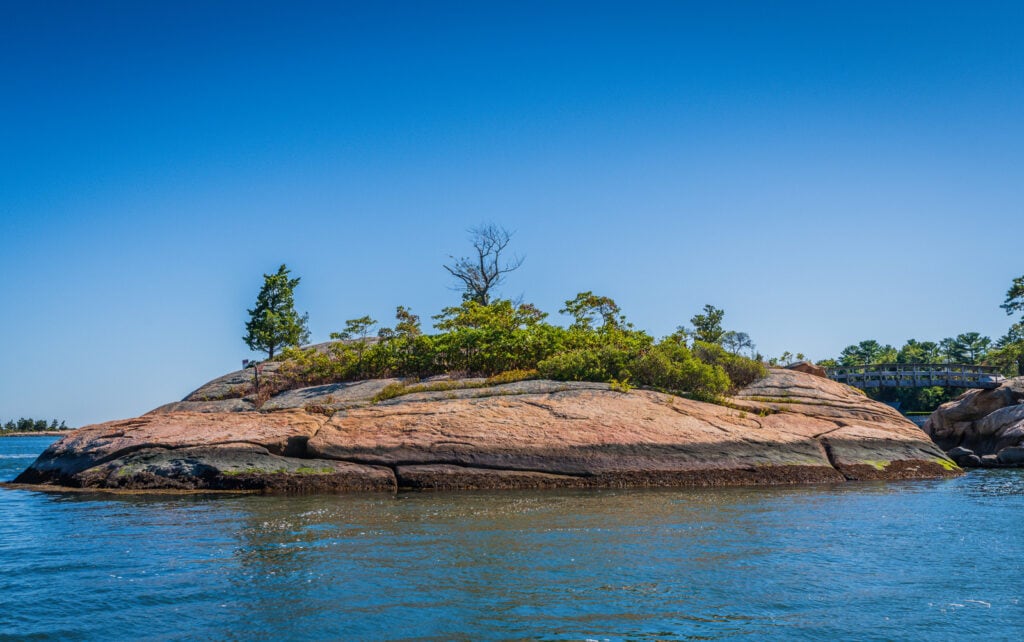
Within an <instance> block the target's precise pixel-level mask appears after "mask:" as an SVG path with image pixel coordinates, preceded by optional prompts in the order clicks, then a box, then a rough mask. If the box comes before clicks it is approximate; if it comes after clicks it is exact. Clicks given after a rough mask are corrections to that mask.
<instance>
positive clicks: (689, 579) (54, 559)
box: [0, 437, 1024, 640]
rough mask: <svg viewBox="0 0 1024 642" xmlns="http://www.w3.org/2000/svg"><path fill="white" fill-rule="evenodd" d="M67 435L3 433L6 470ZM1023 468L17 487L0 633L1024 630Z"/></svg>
mask: <svg viewBox="0 0 1024 642" xmlns="http://www.w3.org/2000/svg"><path fill="white" fill-rule="evenodd" d="M51 441H52V438H29V437H18V438H3V439H0V479H11V478H12V477H14V475H16V474H17V472H19V471H20V470H22V469H23V468H24V467H25V466H27V465H28V464H29V463H30V462H31V461H32V459H34V457H35V456H36V455H37V454H38V453H39V452H40V451H41V450H42V449H43V448H45V447H46V445H48V444H49V443H50V442H51ZM1022 566H1024V475H1022V474H1021V473H1020V472H1017V471H979V472H975V473H972V474H970V475H968V476H967V477H965V478H962V479H958V480H952V481H936V482H908V483H889V484H847V485H841V486H815V487H798V488H778V489H756V488H744V489H724V490H655V491H587V492H581V491H571V492H569V491H566V492H557V491H554V492H553V491H546V492H504V493H497V492H487V493H484V492H466V493H451V494H440V493H438V494H403V495H399V496H397V497H393V496H386V495H360V496H341V497H333V496H318V497H256V496H184V497H178V496H151V497H138V496H136V497H126V496H108V495H102V494H44V493H36V492H26V491H15V490H5V489H0V638H10V639H23V638H37V639H72V638H73V639H97V640H98V639H112V638H147V639H221V638H223V639H266V640H279V639H289V638H302V639H381V638H403V639H408V638H424V639H452V638H454V639H480V638H504V639H507V638H540V639H586V638H589V639H623V638H628V639H685V638H701V639H721V638H731V637H744V638H746V639H752V640H755V639H760V638H764V637H774V638H788V639H816V640H817V639H823V638H827V637H833V638H837V639H852V638H855V639H924V638H934V639H951V638H958V639H964V638H976V639H1014V638H1020V637H1022V636H1024V608H1022V603H1021V600H1022V597H1024V582H1022V572H1024V569H1022Z"/></svg>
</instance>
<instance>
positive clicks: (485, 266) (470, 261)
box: [444, 223, 525, 305]
mask: <svg viewBox="0 0 1024 642" xmlns="http://www.w3.org/2000/svg"><path fill="white" fill-rule="evenodd" d="M468 232H469V238H470V241H471V242H472V243H473V249H474V250H475V251H476V256H464V257H462V258H458V259H457V258H455V257H454V256H450V257H449V258H450V259H452V264H451V265H445V266H444V269H446V270H448V272H449V273H450V274H451V275H452V276H454V277H455V278H456V279H458V280H459V281H461V286H460V288H459V289H461V290H463V295H462V296H463V298H464V299H466V300H469V301H476V302H477V303H480V304H482V305H488V304H490V302H491V294H492V290H493V289H494V288H496V287H498V286H499V285H501V284H502V282H503V281H504V280H505V275H506V274H508V273H509V272H512V271H514V270H518V269H519V267H520V266H521V265H522V264H523V260H524V259H525V257H521V256H515V255H512V256H511V257H509V258H506V257H505V256H504V255H503V254H504V252H505V249H506V248H507V247H508V244H509V242H510V241H511V240H512V233H511V232H509V231H508V230H506V229H505V228H503V227H501V226H500V225H495V224H493V223H487V224H486V225H480V226H478V227H474V228H471V229H469V230H468Z"/></svg>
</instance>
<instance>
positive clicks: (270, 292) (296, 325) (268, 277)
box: [242, 264, 309, 359]
mask: <svg viewBox="0 0 1024 642" xmlns="http://www.w3.org/2000/svg"><path fill="white" fill-rule="evenodd" d="M289 273H290V271H289V270H288V267H287V266H286V265H284V264H281V267H280V268H278V270H277V273H276V274H264V275H263V287H262V288H260V292H259V294H258V295H257V296H256V306H255V307H254V308H253V309H251V310H249V311H248V312H249V321H247V322H246V324H245V336H244V337H242V340H243V341H245V344H246V345H247V346H249V349H250V350H257V351H262V352H266V353H267V357H268V358H270V359H273V358H274V355H275V354H276V353H277V352H278V351H279V350H280V349H281V348H282V347H285V346H298V345H301V344H302V343H305V342H306V341H308V340H309V330H308V327H307V326H308V319H309V315H308V314H303V315H301V316H300V315H299V313H298V312H296V311H295V295H294V291H295V288H296V286H298V285H299V281H300V278H299V277H295V278H294V279H292V278H289V277H288V275H289Z"/></svg>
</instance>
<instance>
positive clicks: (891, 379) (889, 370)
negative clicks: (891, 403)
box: [827, 363, 1006, 390]
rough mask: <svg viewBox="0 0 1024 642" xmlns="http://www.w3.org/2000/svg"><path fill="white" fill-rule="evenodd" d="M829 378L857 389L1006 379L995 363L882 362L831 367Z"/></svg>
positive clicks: (984, 384)
mask: <svg viewBox="0 0 1024 642" xmlns="http://www.w3.org/2000/svg"><path fill="white" fill-rule="evenodd" d="M827 372H828V378H829V379H832V380H833V381H839V382H842V383H845V384H848V385H851V386H853V387H855V388H861V389H862V390H863V389H867V388H929V387H931V386H942V387H944V388H984V389H987V390H991V389H992V388H998V387H999V385H1000V384H1002V383H1003V381H1005V380H1006V378H1005V377H1003V376H1002V375H1001V374H999V371H998V370H997V369H996V368H994V367H991V366H975V365H970V364H964V363H940V364H934V363H881V364H875V365H870V366H838V367H835V368H828V369H827Z"/></svg>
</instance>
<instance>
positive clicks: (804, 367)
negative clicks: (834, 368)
mask: <svg viewBox="0 0 1024 642" xmlns="http://www.w3.org/2000/svg"><path fill="white" fill-rule="evenodd" d="M786 370H796V371H797V372H806V373H807V374H809V375H814V376H815V377H821V378H822V379H828V372H827V371H826V370H825V369H824V368H822V367H821V366H819V365H815V364H813V363H811V362H810V361H797V362H796V363H791V364H789V365H788V366H786Z"/></svg>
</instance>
